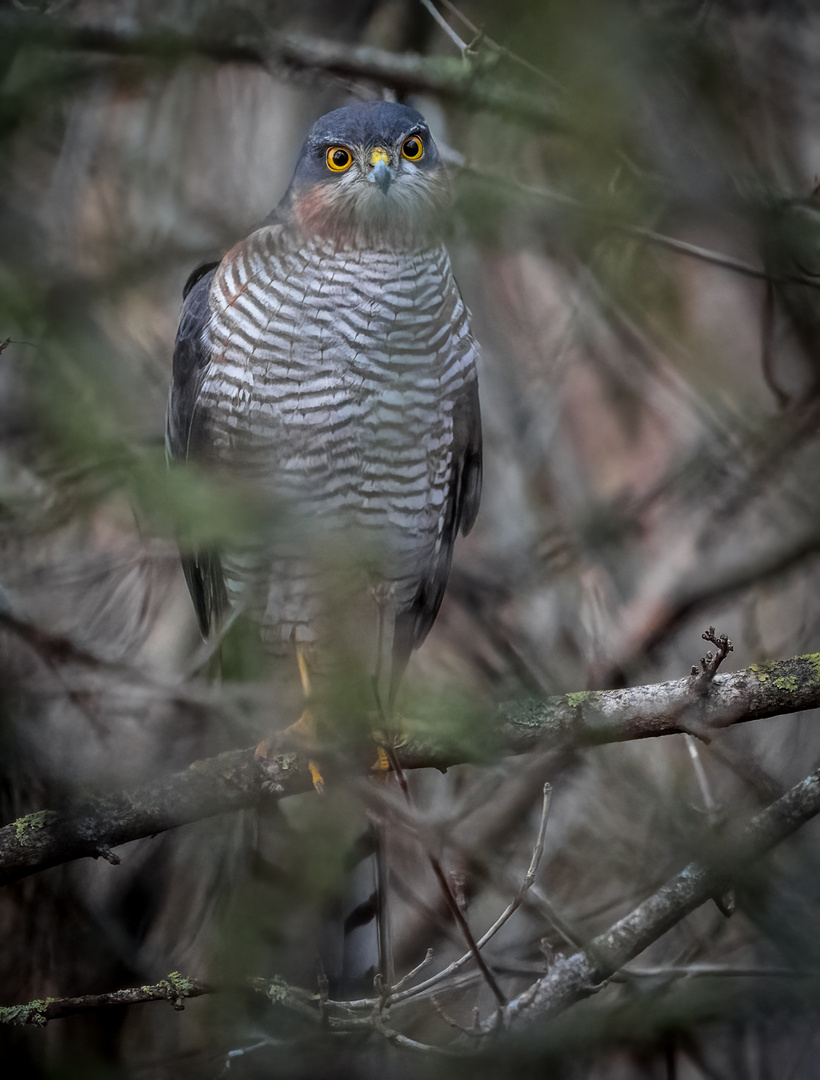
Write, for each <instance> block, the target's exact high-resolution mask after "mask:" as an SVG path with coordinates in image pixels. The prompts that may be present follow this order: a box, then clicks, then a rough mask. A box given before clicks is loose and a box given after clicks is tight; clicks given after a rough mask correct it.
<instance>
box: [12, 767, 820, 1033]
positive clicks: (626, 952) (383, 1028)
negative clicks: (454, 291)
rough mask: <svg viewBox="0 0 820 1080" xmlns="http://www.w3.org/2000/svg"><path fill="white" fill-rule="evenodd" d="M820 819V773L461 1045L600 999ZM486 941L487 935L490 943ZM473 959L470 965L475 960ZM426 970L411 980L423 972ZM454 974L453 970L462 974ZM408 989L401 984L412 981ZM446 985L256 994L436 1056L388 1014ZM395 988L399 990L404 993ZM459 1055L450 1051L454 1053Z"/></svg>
mask: <svg viewBox="0 0 820 1080" xmlns="http://www.w3.org/2000/svg"><path fill="white" fill-rule="evenodd" d="M818 812H820V773H818V772H815V773H812V774H811V775H810V776H808V777H806V778H805V779H804V780H802V781H801V782H800V783H799V784H796V785H795V786H794V787H792V788H791V789H790V790H789V791H788V792H787V793H786V794H785V795H784V796H783V797H782V798H780V799H778V800H777V801H776V802H774V803H772V804H771V805H770V806H768V807H767V808H766V809H765V810H763V811H762V812H761V813H760V814H757V815H755V817H753V818H752V819H751V820H750V821H748V822H747V823H746V824H745V825H744V826H743V827H742V828H737V827H735V828H734V829H729V830H727V831H726V832H725V833H724V835H723V836H722V837H721V838H720V839H718V840H717V841H716V843H715V845H714V847H713V849H712V850H711V851H710V852H709V855H708V856H707V858H706V859H705V860H704V861H702V862H693V863H690V864H689V865H687V866H686V867H685V868H684V869H683V870H682V871H681V872H680V873H679V874H677V875H676V876H675V877H673V878H671V879H670V880H668V881H667V882H665V884H664V885H662V886H661V888H660V889H658V890H657V891H656V892H654V893H653V894H652V895H651V896H648V897H647V898H646V899H645V900H644V901H642V902H641V903H640V904H638V906H637V907H635V908H634V909H633V910H632V911H631V912H630V913H629V914H628V915H626V916H625V917H624V918H622V919H619V920H618V921H617V922H616V923H614V924H613V925H612V926H611V927H610V928H609V929H608V930H607V931H605V932H604V933H602V934H599V935H598V936H597V937H595V938H594V939H593V940H592V941H590V942H589V944H588V945H587V947H586V948H584V949H581V950H579V951H578V952H576V953H573V954H572V955H571V956H568V957H560V958H559V959H557V960H556V961H555V962H554V963H553V964H552V965H550V967H549V970H548V971H547V973H546V974H545V975H544V976H543V977H541V978H540V979H537V980H536V981H535V982H534V983H533V984H532V985H531V986H530V987H529V988H528V989H527V990H526V991H525V992H524V993H522V994H520V995H519V996H518V997H517V998H516V999H515V1000H514V1001H512V1002H511V1003H509V1004H508V1005H505V1006H503V1007H502V1008H501V1009H500V1010H497V1011H496V1015H495V1017H494V1019H493V1020H492V1021H489V1022H487V1024H485V1025H484V1028H483V1029H477V1030H475V1031H470V1032H468V1031H465V1032H463V1033H462V1037H461V1038H458V1039H457V1040H456V1045H457V1046H460V1048H461V1049H462V1050H463V1051H464V1052H469V1049H470V1048H473V1049H478V1048H479V1047H482V1046H483V1043H484V1041H485V1040H484V1039H483V1038H482V1036H486V1035H488V1034H493V1035H498V1034H499V1033H500V1031H502V1030H504V1029H506V1028H520V1027H522V1026H526V1025H528V1024H532V1023H533V1022H535V1021H543V1020H545V1019H548V1018H549V1017H551V1016H554V1015H556V1014H558V1013H560V1012H562V1011H563V1010H564V1009H566V1008H568V1007H570V1006H571V1005H573V1004H575V1002H577V1001H579V1000H581V999H582V998H584V997H588V996H590V995H591V994H594V993H595V992H596V991H598V990H600V989H601V988H602V986H603V985H604V983H605V982H606V980H607V979H609V978H610V977H611V976H612V975H614V974H615V973H616V972H617V971H618V969H619V968H621V967H622V966H623V965H624V964H625V963H627V962H628V961H629V960H631V959H632V958H633V957H635V956H637V955H638V954H639V953H640V952H642V951H643V950H644V949H646V948H647V947H648V946H649V945H650V944H652V942H653V941H655V940H657V939H658V938H659V937H660V936H661V935H662V934H664V933H665V932H666V931H667V930H669V929H670V928H671V927H672V926H674V925H675V923H677V922H679V921H680V920H681V919H682V918H684V917H685V916H686V915H688V914H689V913H690V912H692V911H694V909H695V908H697V907H699V906H700V905H701V904H703V903H705V902H706V901H707V900H709V899H710V898H711V897H713V896H717V895H720V894H722V893H723V892H725V891H726V889H727V888H728V887H730V886H731V884H732V882H733V880H734V879H735V878H736V876H737V875H738V873H739V872H740V871H741V870H742V869H743V868H744V867H746V866H748V865H750V864H751V863H753V862H754V861H755V860H756V859H758V858H760V857H761V856H762V855H764V854H765V853H766V852H767V851H768V850H769V849H770V848H772V847H774V846H775V845H776V844H778V843H780V842H781V841H782V840H785V839H786V838H787V837H788V836H789V835H791V834H792V833H793V832H795V831H796V830H797V829H799V828H800V827H801V826H802V825H804V824H805V823H806V822H807V821H809V820H810V819H811V818H812V817H814V816H815V815H816V814H817V813H818ZM485 937H486V935H485ZM468 957H469V954H468V955H466V956H465V957H464V958H463V959H465V960H466V959H468ZM423 966H424V965H420V966H419V968H417V969H416V970H415V971H414V972H413V973H411V976H412V975H416V974H418V973H420V971H421V969H422V967H423ZM454 966H455V965H454ZM408 978H409V976H408V977H406V978H405V979H402V980H401V985H402V986H404V984H405V983H406V982H407V979H408ZM430 981H439V982H441V985H439V986H438V987H437V990H438V992H443V991H445V990H446V989H447V982H446V979H444V980H437V979H434V980H428V981H427V982H425V983H422V984H420V985H418V986H416V987H410V988H407V989H402V990H401V992H400V993H394V988H391V987H383V988H381V989H382V993H381V995H380V997H378V998H373V999H363V1000H361V1001H355V1002H334V1001H330V1000H328V999H327V998H321V997H320V996H319V995H314V994H309V993H306V992H305V991H300V990H299V989H298V988H293V987H290V986H288V985H287V984H285V983H283V982H282V980H280V979H274V980H272V981H268V980H263V979H253V980H251V985H253V987H254V988H255V989H256V990H258V991H261V992H263V993H264V994H265V995H266V996H267V997H268V998H269V999H270V1000H271V1002H272V1003H274V1004H277V1005H280V1006H284V1007H285V1008H290V1009H295V1010H296V1011H298V1013H299V1014H300V1016H302V1017H303V1018H306V1019H309V1020H312V1021H313V1022H314V1023H315V1024H316V1025H320V1026H322V1027H325V1028H329V1029H330V1030H332V1031H336V1032H344V1031H357V1030H362V1029H363V1028H372V1029H373V1030H375V1031H379V1032H381V1033H382V1034H383V1035H384V1036H385V1037H386V1038H387V1039H388V1040H390V1041H392V1042H397V1043H399V1044H401V1045H404V1046H407V1047H408V1048H414V1049H430V1050H435V1049H438V1048H435V1047H432V1046H431V1047H426V1046H424V1045H423V1044H420V1043H416V1041H415V1040H411V1039H407V1038H406V1037H405V1036H403V1035H401V1034H400V1033H399V1032H397V1031H395V1030H393V1029H392V1028H390V1027H388V1026H387V1024H386V1021H387V1019H388V1010H390V1009H391V1007H398V1008H399V1009H400V1007H401V1006H402V1005H404V1004H406V1003H409V1002H411V1001H413V1000H414V999H418V998H421V997H425V996H427V990H428V983H429V982H430ZM399 985H400V984H397V986H396V988H395V990H398V988H399ZM213 989H214V988H212V987H209V986H205V985H203V984H200V983H198V982H196V981H194V980H188V979H185V978H183V977H182V976H180V975H179V974H178V973H174V974H172V975H171V976H169V979H168V980H163V982H162V983H159V984H157V986H153V987H152V986H146V987H139V988H134V989H129V990H121V991H117V992H115V993H110V994H100V995H89V996H86V997H83V998H64V999H52V1000H46V1001H40V1002H31V1003H29V1004H28V1005H18V1006H9V1007H6V1008H4V1009H0V1023H12V1024H36V1025H40V1026H41V1025H43V1024H45V1023H46V1022H47V1021H48V1020H52V1019H57V1018H59V1017H62V1016H68V1015H71V1014H72V1013H74V1012H79V1011H86V1010H88V1009H94V1008H102V1007H105V1006H110V1005H118V1006H121V1005H124V1004H131V1003H134V1002H144V1001H155V1000H169V1001H171V1002H172V1003H173V1004H174V1007H175V1008H182V1007H183V1000H184V999H185V998H187V997H195V996H199V995H201V994H208V993H211V992H213ZM452 1049H453V1047H448V1050H450V1051H452Z"/></svg>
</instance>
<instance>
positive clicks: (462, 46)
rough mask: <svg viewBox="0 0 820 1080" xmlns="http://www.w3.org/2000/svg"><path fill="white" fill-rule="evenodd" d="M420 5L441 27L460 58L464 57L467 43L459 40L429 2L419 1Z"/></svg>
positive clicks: (426, 0) (427, 0)
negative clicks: (458, 51) (459, 53)
mask: <svg viewBox="0 0 820 1080" xmlns="http://www.w3.org/2000/svg"><path fill="white" fill-rule="evenodd" d="M421 3H422V5H423V6H424V7H425V8H426V9H427V11H428V12H429V13H430V14H431V15H432V16H433V18H434V19H435V20H436V22H437V23H438V25H439V26H440V27H441V29H442V30H443V31H444V33H445V34H446V35H447V37H448V38H449V39H450V41H452V42H453V44H454V45H455V47H456V48H457V49H459V50H460V51H461V54H462V56H463V55H466V53H467V42H466V41H462V40H461V38H460V37H459V36H458V34H457V33H456V32H455V30H454V29H453V28H452V26H450V24H449V23H448V22H447V20H446V19H445V18H444V17H443V16H442V15H441V13H440V12H438V11H436V9H435V7H434V6H433V4H431V3H430V0H421Z"/></svg>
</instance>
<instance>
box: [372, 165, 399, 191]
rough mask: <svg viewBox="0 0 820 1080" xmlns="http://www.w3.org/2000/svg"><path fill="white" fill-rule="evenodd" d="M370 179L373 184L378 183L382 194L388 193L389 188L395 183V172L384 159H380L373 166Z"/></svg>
mask: <svg viewBox="0 0 820 1080" xmlns="http://www.w3.org/2000/svg"><path fill="white" fill-rule="evenodd" d="M368 180H369V181H370V182H371V184H378V186H379V188H380V189H381V192H382V194H383V195H386V194H387V191H388V188H389V187H390V185H391V184H392V183H393V174H392V173H391V172H390V169H388V167H387V165H385V163H384V162H383V161H379V162H377V163H376V165H374V166H373V169H372V171H371V173H370V176H368Z"/></svg>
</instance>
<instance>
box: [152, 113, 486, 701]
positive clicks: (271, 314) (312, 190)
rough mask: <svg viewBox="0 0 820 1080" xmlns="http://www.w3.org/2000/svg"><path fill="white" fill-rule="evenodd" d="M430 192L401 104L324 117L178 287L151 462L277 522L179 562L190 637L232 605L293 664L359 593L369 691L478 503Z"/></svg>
mask: <svg viewBox="0 0 820 1080" xmlns="http://www.w3.org/2000/svg"><path fill="white" fill-rule="evenodd" d="M448 201H449V194H448V183H447V178H446V174H445V171H444V167H443V165H442V163H441V159H440V157H439V154H438V151H437V149H436V145H435V143H434V142H433V139H432V137H431V135H430V131H429V128H428V126H427V124H426V123H425V121H424V119H423V117H422V116H421V115H420V114H419V113H418V112H416V111H415V110H413V109H411V108H408V107H406V106H404V105H398V104H392V103H388V102H383V101H374V102H369V103H365V104H356V105H350V106H347V107H345V108H341V109H337V110H336V111H335V112H331V113H328V114H327V115H326V116H323V117H322V118H321V119H320V120H318V121H317V122H316V123H315V124H314V125H313V127H312V128H311V130H310V132H309V134H308V136H307V139H306V141H305V143H304V146H303V148H302V152H301V155H300V157H299V159H298V162H297V165H296V169H295V172H294V174H293V178H292V180H291V183H290V186H289V187H288V189H287V191H286V193H285V195H284V197H283V199H282V201H281V202H280V203H279V205H278V206H277V208H276V209H275V210H274V212H273V213H272V214H271V216H270V217H269V218H268V219H267V221H266V222H265V223H264V224H263V225H262V227H261V228H258V229H257V230H256V231H254V232H252V233H251V234H250V235H249V236H248V237H247V238H246V239H245V240H242V241H241V242H240V243H238V244H237V245H236V246H235V247H234V248H233V249H232V250H231V251H229V252H228V254H227V255H226V256H225V257H224V258H223V259H222V261H221V262H220V263H219V264H218V265H216V266H214V265H213V264H212V265H211V266H209V267H203V268H200V270H199V271H196V272H195V273H194V274H193V275H191V278H190V279H189V282H188V285H187V287H186V292H185V299H184V305H183V309H182V315H181V319H180V324H179V330H178V333H177V339H176V349H175V353H174V374H173V386H172V389H171V395H170V401H169V406H168V416H167V444H168V449H169V453H170V455H171V457H172V458H174V459H176V460H183V461H184V460H193V461H196V462H200V463H203V464H204V465H205V466H206V467H210V468H214V469H216V470H217V471H219V472H220V473H222V474H227V475H228V476H236V477H241V478H242V479H243V481H246V482H248V483H249V484H251V485H253V486H254V487H255V489H256V490H257V492H258V494H259V495H260V497H261V499H262V501H263V502H264V503H266V504H267V505H268V506H269V507H271V508H276V510H277V513H279V518H277V520H280V519H282V516H284V519H286V520H287V522H288V527H287V528H276V527H274V528H273V529H272V530H271V534H270V536H269V537H267V538H265V539H261V538H260V539H259V540H258V541H257V542H256V543H249V544H247V545H245V546H241V545H237V546H236V547H235V548H232V549H231V550H224V551H222V552H215V551H193V552H189V553H186V554H185V555H184V556H183V565H184V570H185V576H186V579H187V583H188V587H189V589H190V592H191V595H192V597H193V601H194V605H195V608H196V613H197V616H198V620H199V626H200V629H201V631H202V634H203V635H204V636H206V637H207V636H208V635H214V634H218V632H219V629H220V627H221V626H222V625H223V624H225V623H226V621H228V619H229V618H230V616H231V614H232V612H234V611H235V610H237V609H239V608H243V609H245V610H246V611H247V612H248V613H249V615H250V616H251V617H252V619H253V620H254V621H255V622H256V623H257V624H258V625H259V627H260V628H261V632H262V635H263V638H264V640H265V642H266V643H267V644H268V645H270V646H271V647H272V648H274V649H279V650H280V651H281V650H282V649H285V650H288V649H290V650H293V648H294V645H293V643H295V644H296V646H297V651H298V649H300V648H301V650H302V655H303V656H307V657H308V658H310V656H311V655H312V654H314V653H317V652H319V651H320V650H321V646H322V643H323V641H324V640H325V637H326V635H327V634H328V632H329V631H328V627H329V626H331V625H332V624H333V611H332V610H330V608H331V607H332V604H333V603H337V602H339V598H340V597H344V598H346V599H350V598H353V597H359V598H361V597H364V598H365V601H364V604H363V606H364V608H365V609H366V608H367V607H368V606H370V608H371V614H370V617H371V619H372V622H373V624H374V625H376V624H378V639H379V641H380V642H381V644H380V645H379V646H378V647H377V650H381V653H382V655H381V656H380V658H379V657H374V664H375V663H376V662H377V660H380V663H381V668H382V672H381V677H382V683H383V687H384V688H385V689H384V690H383V691H382V692H383V693H385V694H386V696H387V698H388V699H392V695H393V693H394V691H395V687H396V684H397V681H398V679H399V678H400V676H401V674H402V672H403V670H404V668H405V666H406V663H407V660H408V657H409V655H410V653H411V651H412V650H413V649H414V648H416V647H417V646H418V645H419V644H420V643H421V642H422V641H423V640H424V638H425V636H426V634H427V632H428V631H429V629H430V627H431V625H432V623H433V621H434V619H435V617H436V614H437V612H438V609H439V605H440V603H441V599H442V595H443V592H444V588H445V584H446V581H447V576H448V573H449V570H450V563H451V557H452V550H453V543H454V540H455V537H456V534H457V533H458V532H459V531H461V532H462V533H467V532H468V531H469V529H470V528H471V527H472V525H473V522H474V520H475V517H476V513H477V510H478V503H479V497H480V492H481V473H482V464H481V428H480V417H479V405H478V391H477V382H476V347H475V344H474V341H473V338H472V336H471V332H470V326H469V321H468V313H467V311H466V309H465V306H464V303H463V302H462V299H461V296H460V294H459V290H458V287H457V286H456V283H455V280H454V279H453V274H452V271H451V268H450V261H449V258H448V255H447V252H446V250H445V248H444V246H443V244H442V239H441V233H442V223H443V218H444V215H445V213H446V209H447V206H448ZM336 547H338V548H340V549H341V550H343V552H344V553H345V554H344V558H343V559H339V560H338V562H337V565H336V571H338V575H337V578H336V579H334V580H335V582H336V583H335V584H334V585H333V586H332V587H331V586H329V584H328V582H329V581H330V576H329V574H328V557H327V553H328V551H332V550H334V549H335V548H336ZM331 561H332V560H331ZM340 568H343V569H340ZM338 580H343V581H344V588H337V585H338ZM385 643H387V644H385ZM302 662H303V661H302ZM308 662H310V660H308ZM385 668H386V669H387V672H386V675H385V671H384V669H385ZM304 674H305V672H304V670H303V676H304ZM305 682H306V678H303V683H305Z"/></svg>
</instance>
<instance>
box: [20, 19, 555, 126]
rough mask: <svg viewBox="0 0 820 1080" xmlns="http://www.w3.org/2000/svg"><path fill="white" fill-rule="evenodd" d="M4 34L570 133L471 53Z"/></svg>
mask: <svg viewBox="0 0 820 1080" xmlns="http://www.w3.org/2000/svg"><path fill="white" fill-rule="evenodd" d="M0 34H2V35H3V36H4V37H6V38H7V39H8V41H9V42H10V44H11V45H12V46H13V45H15V44H16V45H17V46H18V47H23V46H39V47H42V48H50V49H59V50H71V51H74V52H88V53H102V54H107V55H110V56H118V57H119V56H122V57H137V58H141V59H144V60H147V61H149V62H156V63H164V64H168V63H177V62H178V61H179V60H181V59H185V58H186V57H193V56H204V57H206V58H208V59H211V60H214V61H215V62H217V63H244V64H253V65H257V66H260V67H265V68H267V69H269V70H271V71H274V72H276V71H277V69H284V70H286V71H288V72H296V73H300V74H304V73H308V74H324V75H329V76H331V77H335V78H340V79H358V80H362V81H364V82H370V83H376V84H378V85H379V86H384V87H389V88H390V89H391V90H394V91H395V92H396V93H400V94H409V93H431V94H436V95H437V96H439V97H440V98H442V99H443V100H452V101H457V102H459V103H460V104H462V105H465V106H467V107H469V108H477V109H482V108H483V109H490V110H492V111H494V112H498V113H500V114H502V115H508V116H513V117H515V118H517V119H518V120H522V121H525V122H527V123H531V124H536V125H537V126H539V127H540V128H542V129H544V130H547V131H566V130H567V124H566V121H565V119H564V118H563V116H562V114H561V111H560V109H559V108H558V106H557V105H556V104H555V102H554V101H553V100H552V98H551V95H549V94H545V93H544V90H543V88H541V89H540V90H539V92H538V93H537V94H531V93H526V92H525V91H521V90H517V89H515V88H514V87H512V86H511V85H510V80H509V77H501V76H495V75H494V74H493V68H494V67H495V64H496V62H497V59H498V58H497V56H493V54H492V53H484V54H480V55H474V54H470V55H469V56H464V57H460V58H454V57H449V56H421V55H419V54H417V53H393V52H388V51H387V50H385V49H377V48H373V47H372V46H370V45H356V44H352V43H350V42H341V41H333V40H331V39H329V38H322V37H316V36H314V35H308V34H280V33H274V32H267V33H265V32H263V33H260V34H259V35H256V36H254V37H250V36H248V35H247V34H244V33H242V32H238V33H234V34H231V33H228V32H226V33H223V34H220V35H219V36H218V37H212V36H208V35H205V34H199V33H191V34H180V33H174V32H173V31H170V30H168V31H163V32H162V33H147V34H135V33H128V32H125V31H121V30H110V29H108V28H98V27H90V26H72V25H70V24H68V23H66V22H61V21H59V20H56V19H49V20H44V19H42V18H40V17H37V18H35V17H26V16H20V15H14V16H11V17H9V16H6V17H2V18H0Z"/></svg>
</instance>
